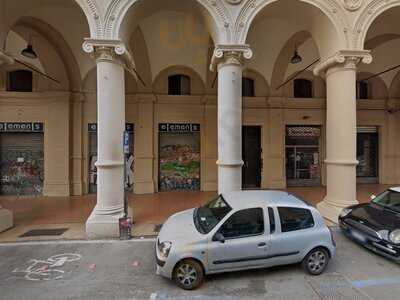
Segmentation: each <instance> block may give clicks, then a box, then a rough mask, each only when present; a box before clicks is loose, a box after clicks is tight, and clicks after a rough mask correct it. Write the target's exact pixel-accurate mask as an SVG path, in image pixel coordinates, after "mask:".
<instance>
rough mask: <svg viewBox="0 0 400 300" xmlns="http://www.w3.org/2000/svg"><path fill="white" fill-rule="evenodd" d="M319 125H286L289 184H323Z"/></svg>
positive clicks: (287, 176) (287, 175)
mask: <svg viewBox="0 0 400 300" xmlns="http://www.w3.org/2000/svg"><path fill="white" fill-rule="evenodd" d="M320 136H321V128H320V127H319V126H287V127H286V183H287V186H318V185H321V167H320Z"/></svg>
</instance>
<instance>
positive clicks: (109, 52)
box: [82, 39, 128, 61]
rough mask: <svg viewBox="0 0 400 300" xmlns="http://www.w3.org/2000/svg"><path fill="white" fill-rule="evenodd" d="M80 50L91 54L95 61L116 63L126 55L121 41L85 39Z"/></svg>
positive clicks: (126, 52)
mask: <svg viewBox="0 0 400 300" xmlns="http://www.w3.org/2000/svg"><path fill="white" fill-rule="evenodd" d="M82 48H83V51H85V52H86V53H89V54H92V55H93V56H94V57H95V58H96V60H109V61H116V60H118V59H120V58H123V56H124V55H127V54H128V51H127V49H126V47H125V44H124V43H123V42H122V41H121V40H100V39H85V41H84V42H83V45H82ZM118 56H121V57H118Z"/></svg>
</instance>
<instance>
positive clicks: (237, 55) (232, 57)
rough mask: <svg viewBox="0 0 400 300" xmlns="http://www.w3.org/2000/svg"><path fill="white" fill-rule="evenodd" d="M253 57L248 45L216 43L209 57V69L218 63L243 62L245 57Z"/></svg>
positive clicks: (212, 68) (213, 68) (212, 69)
mask: <svg viewBox="0 0 400 300" xmlns="http://www.w3.org/2000/svg"><path fill="white" fill-rule="evenodd" d="M252 57H253V51H251V49H250V47H249V45H217V46H216V47H215V49H214V53H213V56H212V58H211V64H210V70H211V71H214V70H215V66H216V65H218V64H220V63H232V64H243V61H244V60H245V59H250V58H252Z"/></svg>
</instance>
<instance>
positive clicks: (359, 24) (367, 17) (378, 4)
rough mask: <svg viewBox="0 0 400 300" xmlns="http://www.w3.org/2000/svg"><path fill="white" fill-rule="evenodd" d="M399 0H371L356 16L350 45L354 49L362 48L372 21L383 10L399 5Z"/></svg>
mask: <svg viewBox="0 0 400 300" xmlns="http://www.w3.org/2000/svg"><path fill="white" fill-rule="evenodd" d="M399 6H400V0H393V1H371V2H370V3H368V5H366V6H365V7H364V9H363V10H362V11H361V13H360V15H359V17H358V18H357V20H356V22H355V26H354V29H353V30H354V31H353V36H354V38H353V40H352V46H353V48H355V49H364V44H365V42H366V37H367V34H368V31H369V29H370V28H371V25H372V23H373V22H374V21H375V20H376V19H377V18H378V17H379V16H380V15H381V14H383V13H384V12H386V11H388V10H389V9H391V8H394V7H399Z"/></svg>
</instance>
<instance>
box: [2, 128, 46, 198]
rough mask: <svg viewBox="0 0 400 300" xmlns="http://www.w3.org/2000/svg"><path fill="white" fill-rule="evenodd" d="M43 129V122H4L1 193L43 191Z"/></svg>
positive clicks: (27, 193) (37, 193) (32, 193)
mask: <svg viewBox="0 0 400 300" xmlns="http://www.w3.org/2000/svg"><path fill="white" fill-rule="evenodd" d="M43 128H44V126H43V123H1V125H0V132H1V133H0V194H1V195H40V194H42V193H43V182H44V151H43V147H44V137H43Z"/></svg>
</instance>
